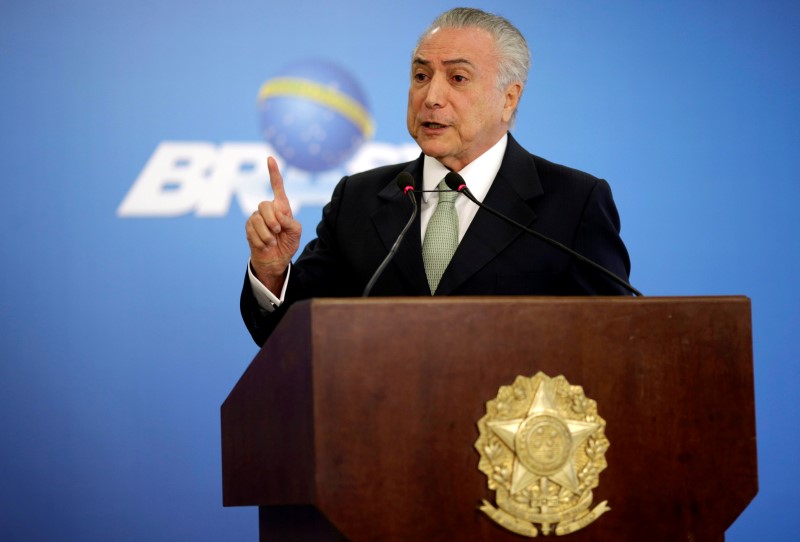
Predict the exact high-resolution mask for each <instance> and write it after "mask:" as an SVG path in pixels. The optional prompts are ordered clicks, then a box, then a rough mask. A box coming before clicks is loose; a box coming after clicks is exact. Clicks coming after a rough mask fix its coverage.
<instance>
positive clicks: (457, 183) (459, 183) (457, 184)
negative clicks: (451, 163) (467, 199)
mask: <svg viewBox="0 0 800 542" xmlns="http://www.w3.org/2000/svg"><path fill="white" fill-rule="evenodd" d="M444 184H446V185H447V188H449V189H450V190H453V191H455V192H463V191H464V190H465V189H466V188H467V183H465V182H464V177H462V176H461V175H459V174H458V173H456V172H455V171H451V172H450V173H448V174H447V175H445V177H444Z"/></svg>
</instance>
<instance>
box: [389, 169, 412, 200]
mask: <svg viewBox="0 0 800 542" xmlns="http://www.w3.org/2000/svg"><path fill="white" fill-rule="evenodd" d="M394 182H396V183H397V186H398V188H400V190H402V191H403V193H404V194H405V193H407V192H408V191H409V190H414V186H415V184H416V183H415V182H414V177H412V176H411V174H410V173H409V172H408V171H403V172H402V173H400V175H398V176H397V177H396V178H395V180H394Z"/></svg>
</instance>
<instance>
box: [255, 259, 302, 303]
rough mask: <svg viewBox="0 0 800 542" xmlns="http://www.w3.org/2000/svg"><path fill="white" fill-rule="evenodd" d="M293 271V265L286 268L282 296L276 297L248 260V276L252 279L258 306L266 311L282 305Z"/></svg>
mask: <svg viewBox="0 0 800 542" xmlns="http://www.w3.org/2000/svg"><path fill="white" fill-rule="evenodd" d="M291 272H292V266H291V265H290V266H289V268H288V269H287V270H286V279H285V280H284V281H283V288H281V294H280V297H276V296H275V294H273V293H272V292H271V291H270V290H269V288H267V287H266V286H264V285H263V284H262V283H261V281H260V280H258V279H257V278H256V276H255V274H254V273H253V268H252V267H251V266H250V262H249V261H248V262H247V278H248V279H249V280H250V288H251V289H252V290H253V295H254V296H255V298H256V302H257V303H258V306H259V307H261V309H262V310H264V311H266V312H272V311H274V310H275V309H276V308H278V307H280V306H281V304H282V303H283V300H284V299H285V298H286V286H287V285H288V284H289V275H290V274H291Z"/></svg>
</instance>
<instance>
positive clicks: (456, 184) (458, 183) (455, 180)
mask: <svg viewBox="0 0 800 542" xmlns="http://www.w3.org/2000/svg"><path fill="white" fill-rule="evenodd" d="M444 182H445V184H446V185H447V187H448V188H449V189H450V190H454V191H456V192H460V193H462V194H464V195H465V196H466V197H467V198H468V199H469V200H470V201H472V202H473V203H474V204H475V205H477V206H478V207H480V208H481V209H486V210H487V211H489V212H490V213H492V214H493V215H494V216H496V217H497V218H500V219H502V220H505V221H506V222H508V223H509V224H511V225H513V226H516V227H517V228H519V229H521V230H522V231H524V232H525V233H528V234H530V235H533V236H534V237H536V238H537V239H539V240H540V241H544V242H545V243H547V244H548V245H550V246H552V247H555V248H557V249H559V250H561V251H562V252H565V253H567V254H569V255H570V256H572V257H573V258H575V259H576V260H578V261H580V262H583V263H585V264H586V265H588V266H589V267H591V268H592V269H594V270H596V271H598V272H599V273H600V274H601V275H604V276H605V277H607V278H609V279H611V280H612V281H613V282H615V283H616V284H618V285H620V286H622V287H623V288H625V289H626V290H628V291H629V292H632V293H633V294H635V295H637V296H640V297H641V296H642V295H643V294H642V292H640V291H639V290H637V289H636V288H634V287H633V286H631V285H630V284H629V283H628V282H627V281H626V280H623V279H622V278H620V277H618V276H617V275H615V274H614V273H612V272H611V271H609V270H608V269H606V268H605V267H603V266H602V265H600V264H598V263H597V262H594V261H592V260H590V259H589V258H587V257H586V256H583V255H582V254H579V253H577V252H575V251H574V250H572V249H571V248H569V247H568V246H565V245H562V244H561V243H559V242H558V241H556V240H554V239H550V238H549V237H547V236H546V235H542V234H541V233H539V232H537V231H534V230H532V229H530V228H526V227H525V226H523V225H522V224H520V223H519V222H516V221H514V220H511V219H510V218H509V217H507V216H506V215H504V214H502V213H500V212H499V211H495V210H494V209H492V208H491V207H489V206H487V205H484V204H483V203H482V202H480V201H478V198H476V197H475V195H474V194H473V193H472V192H470V189H469V188H467V183H466V182H465V181H464V178H463V177H461V175H459V174H458V173H456V172H455V171H451V172H450V173H448V174H447V175H446V176H445V178H444Z"/></svg>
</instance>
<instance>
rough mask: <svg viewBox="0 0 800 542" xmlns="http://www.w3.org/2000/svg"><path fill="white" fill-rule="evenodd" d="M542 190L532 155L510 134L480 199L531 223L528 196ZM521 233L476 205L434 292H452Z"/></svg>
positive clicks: (527, 223) (532, 212)
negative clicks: (494, 172)
mask: <svg viewBox="0 0 800 542" xmlns="http://www.w3.org/2000/svg"><path fill="white" fill-rule="evenodd" d="M542 192H543V191H542V185H541V182H540V181H539V176H538V174H537V173H536V167H535V166H534V163H533V157H532V156H531V155H530V154H529V153H528V152H527V151H525V150H524V149H523V148H522V147H521V146H520V145H519V144H518V143H517V142H516V140H514V138H512V137H511V134H509V136H508V147H507V148H506V154H505V156H504V157H503V162H502V164H501V165H500V170H499V171H498V173H497V177H495V179H494V181H493V182H492V186H491V188H490V189H489V192H488V193H487V194H486V198H485V199H484V201H483V203H484V204H486V205H487V206H488V207H491V208H492V209H495V210H496V211H498V212H500V213H502V214H504V215H506V216H507V217H509V218H511V219H512V220H515V221H517V222H519V223H521V224H523V225H525V226H528V227H530V226H531V225H532V224H533V223H534V222H535V221H536V213H535V212H534V211H533V209H532V208H531V206H530V204H529V200H531V199H533V198H535V197H537V196H539V195H541V194H542ZM461 197H464V196H461ZM520 235H525V233H523V232H521V231H520V230H519V229H518V228H517V227H515V226H512V225H511V224H508V223H506V222H505V221H503V220H501V219H500V218H497V217H495V216H494V215H492V214H491V213H489V212H487V211H485V210H484V209H479V210H478V213H477V214H476V215H475V218H474V219H473V220H472V223H471V224H470V226H469V229H468V230H467V232H466V234H465V235H464V238H463V239H462V240H461V243H459V245H458V249H457V250H456V253H455V254H454V255H453V259H452V260H451V261H450V265H449V266H448V267H447V269H446V270H445V272H444V276H443V277H442V280H441V282H440V283H439V287H438V288H437V289H436V295H448V294H451V293H452V292H454V291H455V290H456V289H457V288H458V287H459V286H461V285H462V284H463V283H464V282H465V281H467V280H468V279H469V278H470V277H471V276H472V275H474V274H475V273H476V272H478V271H479V270H480V269H482V268H483V267H484V266H485V265H486V264H488V263H489V262H491V261H492V260H493V259H494V258H495V257H496V256H497V255H498V254H500V253H501V252H502V251H503V250H504V249H505V248H506V247H507V246H508V245H509V244H510V243H511V242H512V241H513V240H514V239H516V238H517V237H518V236H520ZM417 241H419V240H417ZM423 276H424V273H423Z"/></svg>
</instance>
